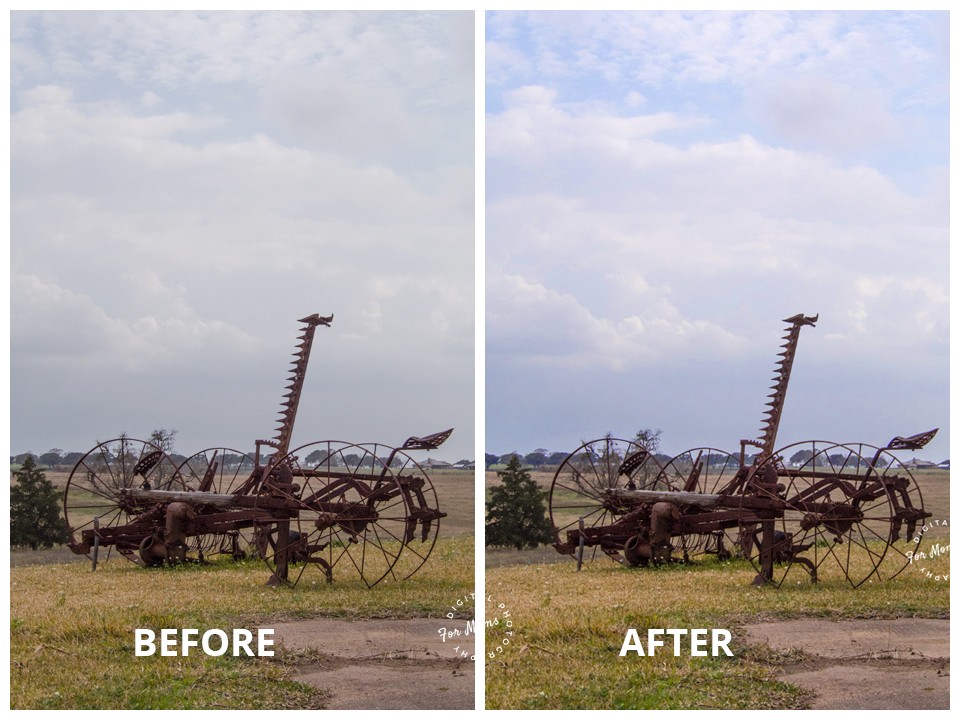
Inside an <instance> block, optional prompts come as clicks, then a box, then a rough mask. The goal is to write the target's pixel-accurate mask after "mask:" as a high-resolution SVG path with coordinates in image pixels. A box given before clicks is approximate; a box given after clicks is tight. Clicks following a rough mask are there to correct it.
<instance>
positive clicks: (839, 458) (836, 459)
mask: <svg viewBox="0 0 960 720" xmlns="http://www.w3.org/2000/svg"><path fill="white" fill-rule="evenodd" d="M846 462H847V458H846V457H844V455H843V454H841V453H834V454H833V455H831V456H830V464H831V465H833V467H835V468H837V469H838V470H839V469H840V468H842V467H843V466H844V464H845V463H846Z"/></svg>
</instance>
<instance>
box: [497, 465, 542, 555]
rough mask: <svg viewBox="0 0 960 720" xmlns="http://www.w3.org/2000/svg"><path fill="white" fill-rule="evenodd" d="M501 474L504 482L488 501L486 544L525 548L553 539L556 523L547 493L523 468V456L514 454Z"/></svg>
mask: <svg viewBox="0 0 960 720" xmlns="http://www.w3.org/2000/svg"><path fill="white" fill-rule="evenodd" d="M497 475H498V477H499V478H500V485H498V486H496V487H493V488H491V489H490V501H489V502H488V503H487V504H486V506H487V522H486V544H487V545H494V546H498V547H515V548H516V549H517V550H522V549H523V548H525V547H530V548H535V547H537V546H538V545H541V544H545V543H549V542H552V541H553V527H552V526H551V525H550V521H549V520H548V519H547V515H546V507H545V506H544V504H543V501H544V498H545V497H546V495H547V493H546V492H545V491H543V490H541V489H540V488H539V487H537V484H536V483H535V482H534V481H533V480H531V479H530V473H529V472H528V471H527V470H523V469H521V467H520V460H519V458H518V457H517V456H516V455H514V456H513V457H512V458H511V459H510V463H509V464H508V465H507V468H506V470H502V471H498V472H497Z"/></svg>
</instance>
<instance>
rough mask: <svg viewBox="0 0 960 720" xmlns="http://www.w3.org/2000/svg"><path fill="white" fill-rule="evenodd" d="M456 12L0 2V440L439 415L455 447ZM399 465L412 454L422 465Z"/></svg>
mask: <svg viewBox="0 0 960 720" xmlns="http://www.w3.org/2000/svg"><path fill="white" fill-rule="evenodd" d="M474 96H475V63H474V15H473V13H472V12H399V13H394V12H368V13H353V12H342V11H341V12H256V13H244V12H162V13H161V12H43V13H35V12H14V13H12V16H11V206H10V208H11V228H12V240H11V284H12V295H11V297H12V307H11V378H12V383H11V417H12V422H11V451H12V452H14V453H20V452H26V451H32V452H35V453H43V452H46V451H47V450H49V449H51V448H54V447H56V448H60V449H63V450H66V451H86V450H87V449H89V448H91V447H92V446H93V445H94V444H95V443H96V441H97V440H107V439H110V438H113V437H116V435H117V434H119V433H120V432H121V431H126V432H128V433H129V434H130V435H131V436H133V437H139V438H143V437H146V436H148V435H149V433H150V432H151V431H152V430H154V429H156V428H161V427H162V428H168V429H169V428H176V429H177V430H178V431H179V435H178V438H177V447H176V449H177V451H178V452H180V453H183V454H191V453H192V452H197V451H199V450H201V449H203V448H206V447H211V446H218V445H226V446H228V447H235V448H238V449H240V450H252V449H253V443H254V440H256V439H260V438H264V437H271V436H272V433H273V427H274V424H275V423H274V418H275V417H276V414H277V411H278V409H279V403H280V400H281V394H282V392H283V391H282V388H283V386H284V385H285V378H286V368H287V367H288V365H287V362H288V360H289V358H290V356H291V354H292V352H293V350H294V343H295V336H296V334H297V330H298V327H299V325H298V323H297V322H296V320H297V319H298V318H301V317H304V316H306V315H310V314H312V313H315V312H319V313H320V314H322V315H328V314H334V316H335V319H334V322H333V325H332V327H331V328H329V329H326V328H320V329H319V330H318V332H317V339H316V342H315V345H314V349H313V354H312V356H311V365H310V369H309V371H308V374H307V379H306V383H305V387H304V393H303V398H302V400H301V403H300V410H299V414H298V418H297V431H296V432H295V434H294V438H293V441H294V443H298V442H300V443H307V442H312V441H315V440H329V439H332V440H347V441H351V442H373V441H376V442H383V443H386V444H400V443H402V442H403V441H404V440H405V439H406V438H407V437H409V436H410V435H424V434H428V433H433V432H438V431H441V430H445V429H447V428H449V427H455V428H456V432H455V433H454V435H453V437H451V439H450V440H449V441H448V443H447V445H445V446H444V447H443V448H441V450H440V451H439V452H437V453H435V454H434V455H435V456H436V457H441V458H444V459H447V460H450V461H456V460H460V459H465V458H471V459H472V458H473V456H474V427H473V426H474V348H475V343H474V325H475V304H474V252H475V249H474V248H475V238H474V230H475V217H474V189H475V185H474V144H475V143H474V139H475V100H474ZM424 459H425V456H424Z"/></svg>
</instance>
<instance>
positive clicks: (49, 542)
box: [10, 456, 70, 550]
mask: <svg viewBox="0 0 960 720" xmlns="http://www.w3.org/2000/svg"><path fill="white" fill-rule="evenodd" d="M14 477H16V479H17V484H16V485H14V486H13V487H12V488H10V545H11V546H15V547H29V548H30V549H31V550H37V549H38V548H41V547H43V548H49V547H53V546H54V545H61V544H63V543H66V542H68V541H69V540H70V533H69V530H68V529H67V523H66V521H65V520H64V519H63V516H62V515H61V514H60V502H61V500H62V498H63V494H62V493H61V492H60V491H58V490H57V489H56V488H54V487H53V484H52V483H51V482H50V481H49V480H47V476H46V475H45V474H44V473H43V471H42V470H40V469H38V468H37V466H36V463H35V462H34V459H33V457H32V456H29V457H27V458H26V459H25V460H24V463H23V467H22V468H20V470H18V471H17V472H15V473H14Z"/></svg>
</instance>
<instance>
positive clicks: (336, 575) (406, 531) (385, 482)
mask: <svg viewBox="0 0 960 720" xmlns="http://www.w3.org/2000/svg"><path fill="white" fill-rule="evenodd" d="M378 448H380V449H386V448H384V446H376V445H370V446H362V445H352V444H348V443H342V442H335V441H322V442H318V443H311V444H310V445H305V446H303V447H301V448H298V449H296V450H294V451H292V452H290V453H289V454H288V455H287V456H286V457H285V458H283V459H281V460H280V461H279V462H277V463H276V466H275V467H277V468H278V469H279V471H280V472H289V473H290V475H291V477H292V478H293V480H294V482H295V483H296V484H297V485H299V488H298V489H296V490H295V491H294V492H293V493H292V494H289V495H287V496H286V497H287V498H288V499H291V500H294V501H295V504H296V508H297V516H296V517H293V518H291V519H290V520H289V531H290V533H291V535H290V538H291V542H293V543H295V544H296V547H295V548H294V549H293V552H292V554H293V557H292V558H291V562H290V563H289V566H288V573H287V577H286V578H285V579H284V578H280V573H278V566H279V564H280V563H279V561H280V559H281V558H279V557H278V553H277V542H276V541H277V535H278V533H279V532H282V527H283V524H282V523H275V522H272V523H271V524H270V525H269V527H261V528H260V530H259V538H258V548H259V550H260V552H261V555H262V557H263V559H264V560H265V561H266V563H267V565H268V566H269V567H270V569H271V570H272V571H273V573H274V575H275V576H276V577H278V578H279V579H281V580H283V581H284V582H286V584H288V585H291V586H296V585H297V584H298V583H299V582H302V581H305V580H309V581H310V582H311V583H317V582H318V581H322V580H326V581H328V582H332V581H333V580H337V581H338V582H339V581H344V582H348V581H350V580H351V579H353V580H356V579H359V580H361V581H362V582H363V583H364V584H366V585H367V586H368V587H373V586H374V585H376V584H377V583H379V582H381V581H382V580H384V579H386V578H388V577H390V578H391V579H395V580H402V579H403V578H404V577H407V576H408V575H409V574H410V573H412V572H415V571H416V569H417V568H419V567H420V565H422V564H423V561H425V560H426V557H425V556H422V557H419V556H418V557H417V558H416V560H414V561H412V562H411V563H401V562H400V561H401V556H402V555H404V551H405V549H406V546H405V543H404V542H403V541H404V540H405V539H411V538H410V536H411V534H412V532H411V528H415V526H416V522H415V520H414V519H413V516H412V510H413V508H412V507H411V506H410V504H409V500H408V496H409V493H408V491H407V490H406V489H405V488H404V487H403V486H402V485H401V483H400V482H399V481H398V479H397V477H395V476H394V474H393V472H392V471H391V469H390V468H387V467H386V465H385V459H386V458H384V457H378V456H377V449H378ZM314 453H318V454H317V455H315V454H314ZM307 458H311V459H309V460H308V459H307ZM411 462H412V461H411ZM274 497H276V495H274ZM293 533H296V536H294V535H293ZM430 547H431V548H432V544H431V545H430ZM414 564H415V567H411V566H412V565H414Z"/></svg>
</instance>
